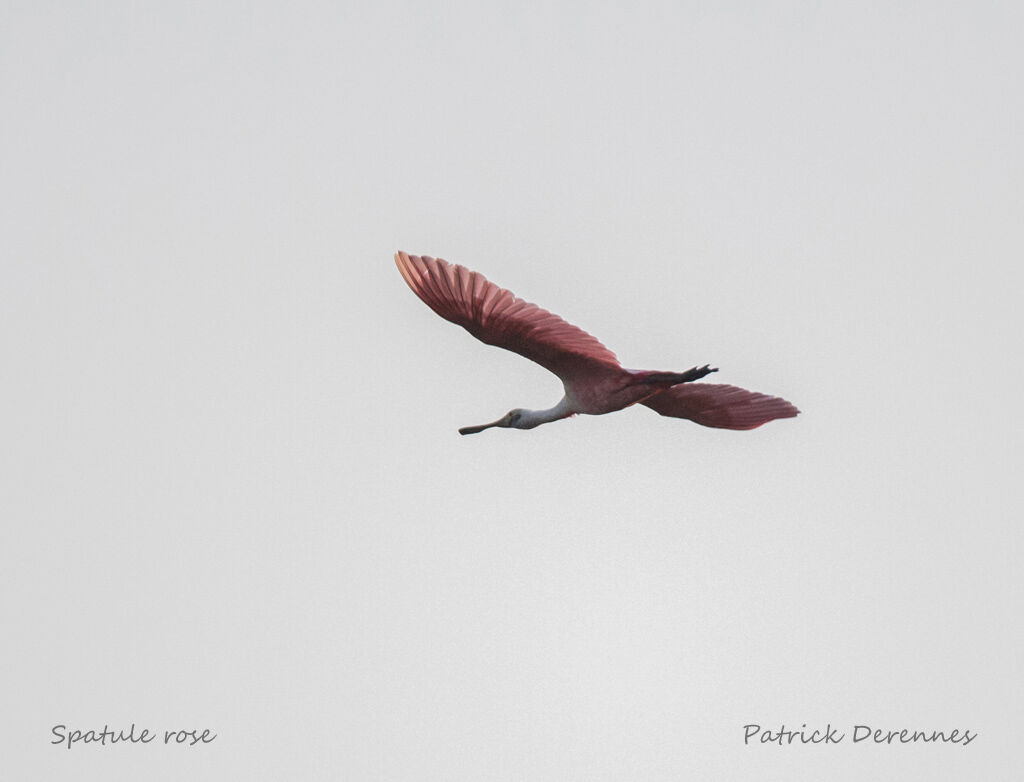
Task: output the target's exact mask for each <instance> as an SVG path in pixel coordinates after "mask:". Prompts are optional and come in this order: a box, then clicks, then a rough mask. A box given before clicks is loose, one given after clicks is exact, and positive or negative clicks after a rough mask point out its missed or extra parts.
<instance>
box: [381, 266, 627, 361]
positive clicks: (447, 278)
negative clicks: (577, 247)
mask: <svg viewBox="0 0 1024 782" xmlns="http://www.w3.org/2000/svg"><path fill="white" fill-rule="evenodd" d="M395 264H396V265H397V266H398V270H399V271H400V272H401V273H402V277H403V278H404V279H405V281H406V282H407V283H408V284H409V287H410V288H412V290H413V292H414V293H415V294H416V295H417V296H419V297H420V298H421V299H423V301H424V302H425V303H426V304H427V306H429V307H430V308H431V309H432V310H433V311H434V312H436V313H437V314H438V315H440V316H441V317H442V318H444V319H445V320H450V321H451V322H452V323H457V324H459V325H460V326H462V327H463V328H464V329H466V331H468V332H469V333H470V334H472V335H473V336H474V337H476V338H477V339H479V340H480V341H481V342H486V343H487V344H488V345H496V346H497V347H499V348H505V350H511V351H512V352H513V353H518V354H519V355H520V356H525V357H526V358H528V359H530V360H531V361H536V362H537V363H538V364H540V365H541V366H542V367H544V368H545V369H548V370H550V371H551V372H554V373H555V374H556V375H558V376H559V377H560V378H562V379H563V380H565V379H566V378H568V377H571V376H573V375H576V374H578V373H580V372H583V371H587V370H593V369H595V368H608V367H618V366H619V362H618V359H616V358H615V354H614V353H612V352H611V351H610V350H608V348H606V347H605V346H604V345H602V344H601V343H600V342H598V341H597V340H596V339H595V338H594V337H592V336H590V335H589V334H588V333H587V332H585V331H583V329H580V328H577V327H576V326H573V325H572V324H570V323H566V322H565V321H564V320H562V319H561V318H560V317H558V316H557V315H553V314H552V313H550V312H548V311H547V310H543V309H541V308H540V307H538V306H537V305H536V304H530V303H529V302H527V301H523V300H522V299H520V298H518V297H517V296H516V295H515V294H513V293H512V292H511V291H507V290H505V289H504V288H499V287H498V286H497V285H495V284H494V283H493V282H488V280H487V279H486V278H485V277H484V276H483V275H482V274H478V273H477V272H472V271H470V270H469V269H466V268H465V267H463V266H452V265H451V264H450V263H447V262H446V261H442V260H441V259H440V258H431V257H429V256H423V257H420V256H418V255H409V254H407V253H404V252H398V253H396V254H395Z"/></svg>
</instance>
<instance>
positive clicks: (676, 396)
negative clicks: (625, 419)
mask: <svg viewBox="0 0 1024 782" xmlns="http://www.w3.org/2000/svg"><path fill="white" fill-rule="evenodd" d="M640 404H642V405H647V407H649V408H651V409H652V410H654V411H655V412H656V413H660V414H661V415H666V416H669V417H670V418H688V419H689V420H691V421H696V422H697V423H698V424H701V425H702V426H713V427H715V428H717V429H755V428H757V427H758V426H760V425H761V424H766V423H768V422H769V421H774V420H775V419H776V418H792V417H793V416H795V415H797V414H798V413H799V412H800V411H799V410H797V409H796V408H795V407H794V406H793V405H791V404H790V403H789V402H787V401H786V400H785V399H780V398H779V397H777V396H768V395H767V394H759V393H757V392H756V391H747V390H746V389H743V388H737V387H736V386H727V385H721V384H716V383H683V384H682V385H678V386H672V388H669V389H667V390H666V391H662V392H661V393H660V394H656V395H655V396H652V397H650V398H648V399H645V400H644V401H643V402H641V403H640Z"/></svg>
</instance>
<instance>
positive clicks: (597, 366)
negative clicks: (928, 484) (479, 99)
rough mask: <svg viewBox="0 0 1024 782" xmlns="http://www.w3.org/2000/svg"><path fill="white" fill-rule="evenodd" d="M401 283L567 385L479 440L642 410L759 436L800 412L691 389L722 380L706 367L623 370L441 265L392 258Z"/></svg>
mask: <svg viewBox="0 0 1024 782" xmlns="http://www.w3.org/2000/svg"><path fill="white" fill-rule="evenodd" d="M395 263H396V264H397V265H398V270H399V271H400V272H401V273H402V277H403V278H404V279H405V281H406V282H407V283H408V284H409V287H410V288H412V290H413V293H415V294H416V295H417V296H419V297H420V298H421V299H423V301H424V302H425V303H426V304H427V306H428V307H430V308H431V309H432V310H433V311H434V312H436V313H437V314H438V315H440V316H441V317H442V318H444V319H445V320H450V321H451V322H452V323H457V324H459V325H460V326H462V327H463V328H464V329H466V331H468V332H469V333H470V334H472V335H473V336H474V337H476V338H477V339H479V340H480V341H481V342H486V343H487V344H488V345H497V346H498V347H499V348H505V350H511V351H512V352H514V353H518V354H519V355H520V356H525V357H526V358H528V359H530V360H531V361H536V362H537V363H538V364H540V365H541V366H542V367H544V368H545V369H547V370H549V371H551V372H554V373H555V374H556V375H557V376H558V378H559V379H560V380H561V381H562V385H563V386H564V388H565V396H564V397H563V398H562V401H560V402H559V403H558V404H557V405H555V406H554V407H552V408H550V409H548V410H523V409H521V408H516V409H514V410H510V411H509V412H508V413H506V414H505V415H503V416H502V417H501V418H499V419H498V420H497V421H495V422H494V423H490V424H484V425H482V426H465V427H463V428H462V429H459V434H475V433H476V432H482V431H483V430H484V429H490V428H491V427H492V426H498V427H503V428H506V429H533V428H534V427H537V426H540V425H541V424H546V423H550V422H551V421H558V420H560V419H562V418H568V417H569V416H573V415H576V414H577V413H584V414H586V415H603V414H605V413H611V412H614V411H616V410H622V409H623V408H625V407H629V406H630V405H634V404H636V403H637V402H639V403H640V404H642V405H645V406H647V407H649V408H651V409H652V410H654V411H655V412H657V413H660V414H661V415H665V416H669V417H671V418H687V419H689V420H691V421H696V422H697V423H698V424H701V425H702V426H713V427H717V428H720V429H754V428H755V427H758V426H760V425H761V424H765V423H768V421H773V420H775V419H776V418H792V417H793V416H795V415H797V414H798V413H799V412H800V411H799V410H797V409H796V408H795V407H794V406H793V405H791V404H790V403H789V402H787V401H786V400H785V399H780V398H779V397H776V396H767V395H765V394H758V393H756V392H755V391H746V390H744V389H742V388H737V387H736V386H727V385H719V384H713V383H693V382H692V381H694V380H700V379H701V378H702V377H704V376H705V375H708V374H710V373H712V372H717V371H718V370H717V369H711V368H710V367H709V366H708V365H707V364H705V365H704V366H702V367H693V368H692V369H688V370H686V371H685V372H647V371H642V370H636V369H623V368H622V366H620V365H619V361H618V359H617V358H615V354H614V353H612V352H611V351H610V350H608V348H606V347H605V346H604V345H602V344H601V343H600V342H598V341H597V340H596V339H594V337H592V336H590V335H589V334H587V332H585V331H583V330H582V329H579V328H577V327H576V326H573V325H571V324H569V323H566V322H565V321H564V320H562V319H561V318H560V317H558V316H557V315H553V314H551V313H550V312H547V311H546V310H542V309H541V308H540V307H538V306H537V305H536V304H530V303H529V302H526V301H523V300H522V299H520V298H518V297H516V296H515V295H514V294H513V293H511V292H510V291H507V290H505V289H504V288H499V287H498V286H497V285H495V284H494V283H492V282H488V281H487V280H486V279H484V276H483V275H482V274H478V273H477V272H471V271H470V270H469V269H466V268H464V267H462V266H452V265H451V264H449V263H447V262H446V261H442V260H441V259H440V258H431V257H429V256H426V255H425V256H422V257H420V256H417V255H409V254H407V253H404V252H398V253H395Z"/></svg>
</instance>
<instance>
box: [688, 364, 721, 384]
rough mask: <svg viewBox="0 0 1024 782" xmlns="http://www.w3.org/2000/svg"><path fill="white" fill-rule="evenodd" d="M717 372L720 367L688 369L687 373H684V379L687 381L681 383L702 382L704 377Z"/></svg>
mask: <svg viewBox="0 0 1024 782" xmlns="http://www.w3.org/2000/svg"><path fill="white" fill-rule="evenodd" d="M717 371H718V367H715V368H714V369H712V368H711V366H710V365H709V364H705V365H704V366H702V367H694V368H693V369H688V370H686V371H685V372H683V377H685V378H686V379H685V380H681V381H679V382H681V383H691V382H693V381H694V380H700V379H701V378H702V377H704V376H706V375H710V374H711V373H712V372H717Z"/></svg>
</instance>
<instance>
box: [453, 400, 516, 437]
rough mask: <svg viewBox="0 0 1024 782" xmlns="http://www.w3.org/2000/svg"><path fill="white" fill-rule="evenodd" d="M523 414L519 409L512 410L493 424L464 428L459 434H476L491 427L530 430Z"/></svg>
mask: <svg viewBox="0 0 1024 782" xmlns="http://www.w3.org/2000/svg"><path fill="white" fill-rule="evenodd" d="M524 413H526V411H525V410H523V409H522V408H521V407H517V408H515V409H514V410H509V411H508V412H507V413H505V415H503V416H502V417H501V418H499V419H498V420H497V421H495V422H494V423H490V424H483V425H481V426H464V427H462V428H461V429H459V434H476V433H477V432H482V431H483V430H484V429H490V428H491V427H492V426H498V427H501V428H502V429H531V428H532V427H531V426H529V423H528V421H527V420H526V417H525V415H524Z"/></svg>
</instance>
